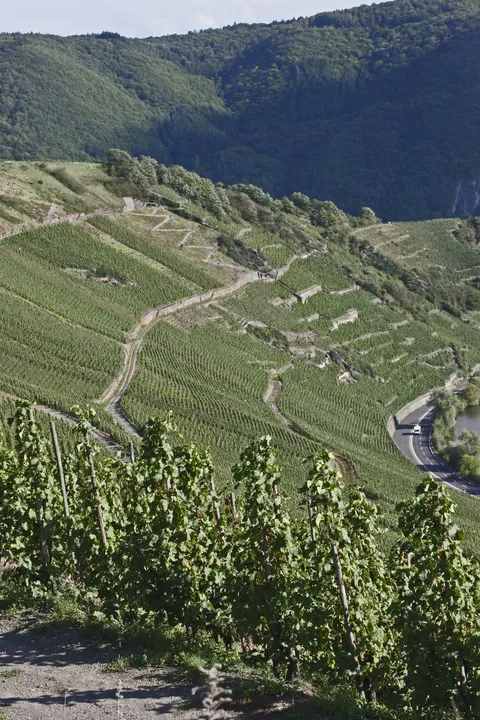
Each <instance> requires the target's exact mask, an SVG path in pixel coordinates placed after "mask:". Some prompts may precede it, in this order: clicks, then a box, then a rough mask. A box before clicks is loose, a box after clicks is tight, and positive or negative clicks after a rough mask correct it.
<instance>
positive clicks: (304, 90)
mask: <svg viewBox="0 0 480 720" xmlns="http://www.w3.org/2000/svg"><path fill="white" fill-rule="evenodd" d="M479 53H480V10H479V8H478V3H475V2H472V0H428V1H427V0H412V1H411V0H394V1H393V2H389V3H381V4H378V5H372V6H363V7H359V8H353V9H351V10H346V11H342V12H340V11H339V12H334V13H322V14H320V15H317V16H314V17H311V18H302V19H299V20H295V21H291V22H281V23H274V24H272V25H268V26H267V25H252V26H248V25H235V26H233V27H230V28H225V29H222V30H207V31H203V32H200V33H191V34H188V35H186V36H171V37H164V38H148V39H145V40H133V39H126V38H121V37H118V36H115V34H113V33H103V34H102V35H100V36H78V37H70V38H59V37H54V36H42V35H18V34H16V35H1V36H0V83H1V87H2V93H1V96H0V127H1V129H2V133H1V139H0V155H1V156H3V157H4V158H12V159H26V158H31V159H33V158H67V157H68V158H72V159H87V158H92V157H102V156H104V155H105V152H106V150H107V148H108V147H110V146H117V147H123V148H125V149H127V150H129V151H131V152H133V153H134V154H136V155H139V154H141V153H145V154H149V155H153V156H154V157H156V158H157V159H159V160H162V161H163V162H167V163H170V162H175V163H179V164H182V165H184V166H186V167H189V168H191V169H194V170H196V171H198V172H201V173H202V174H206V175H209V176H210V177H212V178H213V179H215V180H222V181H224V182H227V183H233V182H252V181H253V182H256V183H257V184H259V185H261V186H263V187H264V188H265V189H267V190H269V191H270V192H272V193H274V194H275V195H277V196H280V195H283V194H285V193H290V192H292V191H294V190H302V191H304V192H306V193H307V194H309V195H311V196H315V197H328V198H331V199H332V200H333V201H334V202H336V203H337V204H339V205H340V206H342V207H344V208H345V209H346V210H348V211H349V212H358V211H359V209H360V207H361V206H362V205H369V206H371V207H373V208H374V209H375V211H376V212H377V214H379V215H380V216H384V217H386V218H388V219H391V220H393V219H399V220H409V219H419V218H435V217H448V216H451V215H457V216H465V215H469V214H471V213H474V212H475V211H476V208H477V204H478V202H479V197H480V188H479V184H478V183H479V181H478V177H479V169H480V156H479V150H478V143H477V139H476V138H477V120H476V119H477V117H478V115H479V112H480V106H479V103H480V100H479V97H478V93H477V92H476V88H477V86H478V81H479V78H478V72H479V70H478V68H479V67H480V62H479ZM100 98H101V102H100Z"/></svg>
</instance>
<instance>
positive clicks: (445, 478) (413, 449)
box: [393, 405, 480, 497]
mask: <svg viewBox="0 0 480 720" xmlns="http://www.w3.org/2000/svg"><path fill="white" fill-rule="evenodd" d="M434 416H435V410H434V409H432V408H431V407H430V406H428V405H427V406H425V405H424V406H423V407H421V408H420V409H419V410H415V412H412V413H411V414H410V415H408V416H407V417H406V418H405V419H404V420H403V421H402V422H401V423H396V429H395V433H394V436H393V439H394V441H395V444H396V446H397V447H398V449H399V450H400V452H401V453H402V454H403V455H405V457H406V458H407V459H408V460H410V462H412V463H414V465H417V466H418V467H419V468H420V470H422V472H425V473H430V474H431V475H433V476H434V477H436V478H438V480H440V481H441V482H442V483H444V484H445V485H449V486H450V487H453V488H455V490H459V491H460V492H465V493H468V494H469V495H474V496H475V497H480V485H477V484H476V483H474V482H472V481H471V480H467V479H465V478H463V477H461V476H460V475H458V474H457V473H455V472H454V471H453V470H451V468H449V467H448V465H445V463H444V462H443V461H442V460H441V459H440V458H439V457H437V455H435V453H434V452H433V450H432V448H431V445H430V435H431V432H432V423H433V420H434ZM417 423H418V424H420V425H421V428H422V432H421V434H420V435H414V434H413V426H414V425H416V424H417Z"/></svg>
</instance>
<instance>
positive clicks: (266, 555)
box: [232, 436, 299, 678]
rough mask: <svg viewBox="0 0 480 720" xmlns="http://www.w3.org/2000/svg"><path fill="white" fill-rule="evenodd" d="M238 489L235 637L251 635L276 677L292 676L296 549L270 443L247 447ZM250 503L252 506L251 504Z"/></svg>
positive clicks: (236, 477)
mask: <svg viewBox="0 0 480 720" xmlns="http://www.w3.org/2000/svg"><path fill="white" fill-rule="evenodd" d="M233 477H234V482H235V487H236V488H240V487H241V488H242V489H243V492H244V499H243V502H242V503H241V504H239V514H238V518H237V519H236V524H237V528H236V533H235V534H234V537H233V540H234V543H235V544H234V547H233V553H232V560H233V572H234V575H233V582H234V587H233V597H234V598H235V602H234V611H233V617H234V622H235V625H236V627H237V628H238V632H239V634H240V637H248V636H249V635H251V636H252V639H253V641H254V643H255V644H259V645H260V646H261V647H262V648H263V653H264V657H265V659H266V660H271V662H272V663H273V669H274V673H275V676H276V677H278V676H279V674H280V670H281V668H282V667H285V666H287V668H288V670H287V675H288V676H289V677H290V678H291V677H292V676H293V675H294V674H296V670H297V667H298V659H297V656H296V648H297V635H298V625H299V618H298V617H297V616H296V613H295V611H294V600H293V597H294V593H295V590H296V582H297V577H296V576H297V574H298V569H297V566H298V556H299V547H298V545H297V543H296V542H295V541H294V537H293V533H292V527H291V520H290V517H289V514H288V512H287V511H286V509H285V502H284V499H283V498H282V496H281V495H280V491H279V480H280V468H279V467H278V466H277V465H276V462H275V456H274V452H273V449H272V447H271V445H270V438H269V437H268V436H267V437H263V438H261V439H260V440H259V441H258V442H254V443H252V444H251V445H250V446H249V447H247V449H246V450H245V451H244V452H243V453H242V454H241V455H240V461H239V463H238V465H236V466H235V467H234V469H233ZM252 500H253V502H252Z"/></svg>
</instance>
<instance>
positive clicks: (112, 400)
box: [0, 198, 303, 453]
mask: <svg viewBox="0 0 480 720" xmlns="http://www.w3.org/2000/svg"><path fill="white" fill-rule="evenodd" d="M124 202H125V206H124V208H123V210H99V211H96V212H93V213H89V214H83V213H82V214H77V215H69V216H63V217H61V218H58V217H55V218H50V217H49V218H48V219H47V220H46V221H45V223H42V224H45V225H51V224H57V223H67V222H68V223H77V222H83V221H85V220H88V219H90V218H92V217H98V216H108V215H115V214H120V213H129V214H132V215H135V214H137V213H135V205H134V202H133V199H132V198H124ZM163 209H164V208H161V207H159V208H156V209H155V210H154V213H153V214H154V215H155V214H157V213H158V212H159V210H163ZM165 212H166V214H165V216H164V217H163V219H162V221H161V222H160V223H159V224H158V225H156V226H155V227H154V228H153V229H154V230H156V231H160V232H169V231H170V232H183V233H185V236H184V238H183V239H182V240H181V241H180V243H179V246H180V247H183V246H185V244H186V242H187V241H188V239H189V238H190V236H191V235H192V233H193V232H194V231H193V230H192V229H190V228H175V229H168V228H165V227H164V225H166V224H167V223H168V222H169V220H171V218H172V215H171V214H170V213H169V212H168V210H167V209H165ZM141 214H142V215H143V213H141ZM250 230H251V228H250V227H244V228H242V229H241V230H239V232H238V235H237V237H238V238H241V237H242V236H243V235H244V234H245V233H248V232H250ZM302 257H303V256H302ZM298 258H299V256H298V255H294V256H293V257H292V258H291V259H290V260H289V261H288V262H287V264H286V265H285V266H284V267H282V268H279V269H278V271H277V272H276V275H275V277H268V276H267V277H265V276H263V277H260V276H259V274H258V272H256V271H244V272H241V274H240V275H239V276H238V277H237V279H236V280H235V282H233V283H232V284H231V285H227V286H224V287H222V288H217V289H215V290H211V291H208V292H206V293H201V294H196V295H192V296H191V297H188V298H184V299H183V300H178V301H177V302H173V303H168V304H167V305H162V306H159V307H154V308H150V309H149V310H146V311H145V313H144V314H143V315H142V316H141V318H140V320H139V321H138V323H137V324H136V325H135V327H134V328H133V329H132V330H131V331H130V332H129V333H128V336H127V342H126V344H125V346H124V361H123V367H122V369H121V371H120V373H119V374H118V375H117V377H116V378H115V379H114V380H113V381H112V382H111V384H110V385H109V386H108V388H107V389H106V390H105V392H104V393H103V394H102V396H101V397H100V398H99V399H98V400H97V402H98V404H100V405H102V406H103V407H104V408H105V410H106V411H107V412H108V413H109V414H110V415H111V416H112V417H113V419H114V420H115V421H116V422H117V423H118V424H119V425H120V427H122V428H123V430H125V432H127V433H128V434H129V435H133V436H135V437H139V429H138V428H137V426H136V425H135V424H134V423H133V422H132V421H131V420H129V418H128V417H127V416H126V415H125V414H124V413H123V411H122V409H121V407H120V402H121V399H122V397H123V395H124V393H125V392H126V390H127V389H128V387H129V385H130V383H131V382H132V380H133V378H134V376H135V374H136V371H137V364H138V355H139V352H140V348H141V346H142V343H143V340H144V338H145V336H146V335H147V333H148V332H149V331H150V330H151V329H152V328H153V327H154V326H155V325H156V324H157V323H158V322H160V321H161V320H163V319H164V318H166V317H168V316H170V315H174V314H175V313H176V312H178V311H180V310H184V309H186V308H191V307H194V306H196V305H202V304H205V305H208V304H209V303H211V302H215V301H218V300H222V299H224V298H227V297H230V296H231V295H235V294H236V293H237V292H239V291H240V290H242V289H243V288H244V287H246V286H247V285H250V284H252V283H254V282H274V281H275V280H278V279H280V278H281V277H282V276H283V275H285V273H287V272H288V270H289V269H290V268H291V266H292V264H293V263H294V262H295V260H297V259H298ZM229 267H235V266H229ZM291 367H293V363H292V362H291V361H290V362H288V363H286V364H285V365H284V366H283V367H282V368H279V369H278V370H276V371H272V373H270V374H269V378H268V387H267V390H266V393H265V395H264V401H265V402H266V403H267V404H268V405H269V407H270V408H271V410H272V412H273V413H274V415H275V416H276V417H277V418H278V419H279V420H280V422H282V424H283V425H285V426H286V427H288V428H289V429H290V430H292V431H293V432H299V430H298V429H297V428H296V427H295V425H293V424H292V423H291V422H290V421H289V420H288V419H287V418H286V417H284V416H283V415H282V414H281V413H280V411H279V410H278V408H277V405H276V403H275V399H276V396H277V394H278V392H279V390H280V387H281V383H280V381H279V380H278V378H277V379H275V378H274V377H273V376H274V375H276V376H278V375H281V374H282V373H283V372H286V371H287V370H289V369H290V368H291ZM0 395H3V396H4V397H9V398H10V399H13V400H18V399H19V398H16V397H14V396H13V395H9V394H7V393H2V392H1V391H0ZM35 409H36V410H37V411H39V412H42V413H45V414H46V415H49V416H50V417H52V418H56V419H58V420H61V421H62V422H65V423H67V424H68V425H71V426H73V425H75V424H76V420H75V418H73V417H72V416H71V415H69V414H68V413H65V412H63V411H60V410H57V409H56V408H52V407H48V406H46V405H41V404H39V405H35ZM93 435H94V437H95V439H96V440H97V442H99V443H100V444H102V445H103V446H104V447H106V449H107V450H108V451H109V452H111V453H115V452H119V451H122V448H121V447H120V445H118V444H117V443H116V442H115V441H114V440H113V439H112V438H111V437H110V436H109V435H108V434H107V433H105V432H103V431H101V430H95V431H94V432H93Z"/></svg>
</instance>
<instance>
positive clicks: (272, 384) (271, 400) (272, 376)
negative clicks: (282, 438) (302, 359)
mask: <svg viewBox="0 0 480 720" xmlns="http://www.w3.org/2000/svg"><path fill="white" fill-rule="evenodd" d="M292 367H293V362H292V361H291V360H290V361H289V362H288V363H285V365H282V367H280V368H277V369H276V370H270V371H269V373H268V385H267V389H266V391H265V395H264V396H263V401H264V402H265V403H266V404H267V405H268V406H269V408H270V409H271V411H272V412H273V414H274V415H275V417H277V418H278V419H279V420H280V422H281V423H282V424H283V425H285V427H288V429H289V430H292V432H298V428H296V427H295V425H293V424H292V423H291V422H290V420H289V419H288V418H286V417H285V415H282V413H281V412H280V410H279V409H278V407H277V403H276V399H277V395H278V393H279V392H280V388H281V387H282V382H281V380H280V376H281V375H283V373H285V372H287V370H290V369H291V368H292Z"/></svg>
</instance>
